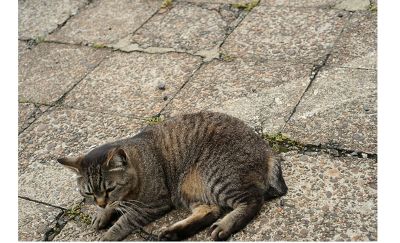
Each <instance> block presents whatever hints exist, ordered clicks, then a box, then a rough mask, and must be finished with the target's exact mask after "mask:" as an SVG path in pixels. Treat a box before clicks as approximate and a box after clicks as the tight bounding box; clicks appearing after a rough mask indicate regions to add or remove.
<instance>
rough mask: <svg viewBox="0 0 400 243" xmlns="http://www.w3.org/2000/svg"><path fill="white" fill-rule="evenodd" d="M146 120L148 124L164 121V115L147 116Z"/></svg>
mask: <svg viewBox="0 0 400 243" xmlns="http://www.w3.org/2000/svg"><path fill="white" fill-rule="evenodd" d="M144 120H145V122H146V123H147V124H148V125H150V126H152V125H156V124H158V123H160V122H162V121H164V117H163V116H161V115H155V116H152V117H148V118H145V119H144Z"/></svg>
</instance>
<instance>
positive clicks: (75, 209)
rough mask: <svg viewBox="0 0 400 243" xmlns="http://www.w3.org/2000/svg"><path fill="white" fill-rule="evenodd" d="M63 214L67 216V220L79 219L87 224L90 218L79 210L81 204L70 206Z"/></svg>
mask: <svg viewBox="0 0 400 243" xmlns="http://www.w3.org/2000/svg"><path fill="white" fill-rule="evenodd" d="M65 215H66V216H67V217H68V219H69V220H79V221H81V222H83V223H85V224H87V225H90V223H91V221H92V218H91V217H90V215H88V214H85V213H83V212H82V210H81V205H79V204H77V205H74V206H72V208H70V209H68V210H67V211H66V212H65Z"/></svg>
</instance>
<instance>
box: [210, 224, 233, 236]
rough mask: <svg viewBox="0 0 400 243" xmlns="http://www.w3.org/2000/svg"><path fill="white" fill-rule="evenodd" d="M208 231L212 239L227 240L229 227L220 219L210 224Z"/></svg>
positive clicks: (229, 234)
mask: <svg viewBox="0 0 400 243" xmlns="http://www.w3.org/2000/svg"><path fill="white" fill-rule="evenodd" d="M209 232H210V234H211V238H212V239H213V240H214V241H219V240H227V239H228V238H229V237H230V236H231V232H230V230H229V227H227V226H226V225H225V224H223V223H222V222H221V221H220V222H215V223H214V224H212V225H211V227H210V230H209Z"/></svg>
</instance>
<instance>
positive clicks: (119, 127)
mask: <svg viewBox="0 0 400 243" xmlns="http://www.w3.org/2000/svg"><path fill="white" fill-rule="evenodd" d="M142 126H144V124H143V123H142V122H141V121H139V120H135V119H132V118H128V117H119V116H112V115H105V114H101V113H95V112H87V111H80V110H74V109H61V108H60V109H51V110H50V111H48V112H46V113H45V114H43V115H42V116H41V117H40V118H39V119H37V120H36V121H35V122H34V124H32V125H31V126H30V127H29V128H28V129H27V130H25V131H24V132H23V133H22V134H21V135H20V136H19V150H20V151H21V152H20V154H19V162H18V167H19V168H18V169H19V180H18V186H19V188H18V194H19V195H20V196H25V197H29V198H32V199H36V200H40V201H42V202H47V203H51V204H53V205H56V206H64V207H68V206H70V204H71V203H75V202H77V201H79V200H81V199H82V198H81V196H80V195H79V193H78V192H76V191H75V188H76V182H75V178H74V175H73V173H72V172H70V171H69V170H67V169H65V168H63V167H62V166H61V165H60V164H59V163H57V162H56V159H57V158H60V157H65V156H78V155H81V154H83V153H86V152H88V151H89V150H90V149H91V148H93V147H94V146H96V145H101V144H104V143H107V142H111V141H115V140H118V139H122V138H125V137H130V136H133V135H135V134H136V133H137V132H138V131H139V129H140V128H141V127H142Z"/></svg>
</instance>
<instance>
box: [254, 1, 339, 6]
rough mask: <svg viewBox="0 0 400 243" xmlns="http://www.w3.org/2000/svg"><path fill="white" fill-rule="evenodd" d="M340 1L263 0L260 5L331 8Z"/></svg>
mask: <svg viewBox="0 0 400 243" xmlns="http://www.w3.org/2000/svg"><path fill="white" fill-rule="evenodd" d="M338 1H340V0H322V1H321V0H262V1H260V5H269V6H281V7H319V8H329V7H333V6H335V4H336V3H337V2H338Z"/></svg>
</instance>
